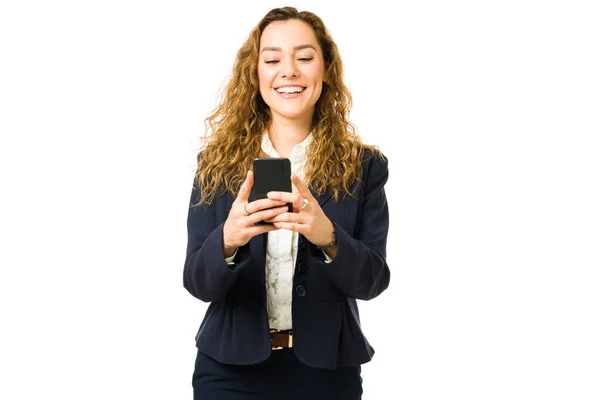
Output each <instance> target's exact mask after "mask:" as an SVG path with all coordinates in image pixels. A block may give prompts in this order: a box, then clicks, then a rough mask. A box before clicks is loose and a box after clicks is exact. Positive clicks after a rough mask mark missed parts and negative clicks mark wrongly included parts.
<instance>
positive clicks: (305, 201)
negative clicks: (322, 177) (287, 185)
mask: <svg viewBox="0 0 600 400" xmlns="http://www.w3.org/2000/svg"><path fill="white" fill-rule="evenodd" d="M303 200H304V204H302V206H300V208H299V209H298V211H299V210H302V209H303V208H304V207H306V205H307V204H308V200H306V199H303Z"/></svg>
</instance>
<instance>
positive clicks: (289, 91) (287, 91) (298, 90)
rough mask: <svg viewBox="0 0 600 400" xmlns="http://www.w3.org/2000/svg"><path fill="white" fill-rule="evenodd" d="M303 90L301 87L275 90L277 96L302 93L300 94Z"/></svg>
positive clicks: (286, 87)
mask: <svg viewBox="0 0 600 400" xmlns="http://www.w3.org/2000/svg"><path fill="white" fill-rule="evenodd" d="M305 89H306V88H305V87H302V86H284V87H279V88H276V89H275V90H276V91H277V93H279V94H295V93H302V92H304V90H305Z"/></svg>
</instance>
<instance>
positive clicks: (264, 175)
mask: <svg viewBox="0 0 600 400" xmlns="http://www.w3.org/2000/svg"><path fill="white" fill-rule="evenodd" d="M253 170H254V198H255V200H259V199H266V198H267V193H269V192H290V193H291V192H292V181H291V179H290V176H291V175H292V164H291V163H290V160H289V158H255V159H254V163H253ZM288 210H289V212H292V210H293V208H292V203H288ZM261 223H262V224H267V223H268V222H264V221H262V222H261Z"/></svg>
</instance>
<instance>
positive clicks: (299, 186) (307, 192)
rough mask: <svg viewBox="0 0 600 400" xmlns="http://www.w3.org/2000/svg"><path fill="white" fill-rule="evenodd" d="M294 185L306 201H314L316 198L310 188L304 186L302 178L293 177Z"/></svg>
mask: <svg viewBox="0 0 600 400" xmlns="http://www.w3.org/2000/svg"><path fill="white" fill-rule="evenodd" d="M291 179H292V184H293V185H294V187H295V188H296V189H297V190H298V193H299V194H300V196H302V197H304V198H305V199H307V200H308V201H311V200H314V199H315V198H314V197H313V195H312V193H311V191H310V189H309V188H308V186H306V185H305V184H304V182H302V181H301V180H300V178H298V177H297V176H296V175H292V178H291Z"/></svg>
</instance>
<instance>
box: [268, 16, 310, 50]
mask: <svg viewBox="0 0 600 400" xmlns="http://www.w3.org/2000/svg"><path fill="white" fill-rule="evenodd" d="M303 44H312V45H313V46H314V47H315V49H319V50H320V48H319V43H318V41H317V37H316V36H315V33H314V32H313V30H312V28H311V26H310V25H308V24H307V23H306V22H304V21H300V20H297V19H290V20H287V21H274V22H271V23H270V24H269V25H267V27H266V28H265V30H264V31H263V33H262V35H261V37H260V48H261V49H262V48H263V47H266V46H268V47H281V48H282V50H286V49H292V48H294V47H295V46H299V45H303Z"/></svg>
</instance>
